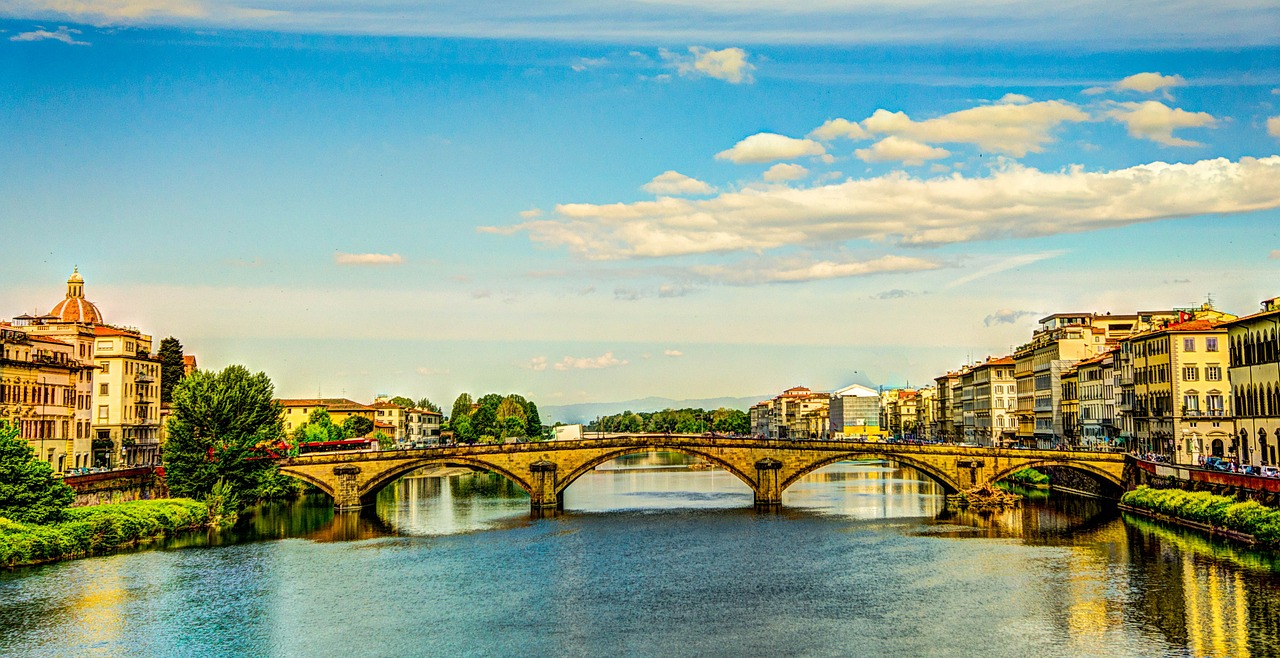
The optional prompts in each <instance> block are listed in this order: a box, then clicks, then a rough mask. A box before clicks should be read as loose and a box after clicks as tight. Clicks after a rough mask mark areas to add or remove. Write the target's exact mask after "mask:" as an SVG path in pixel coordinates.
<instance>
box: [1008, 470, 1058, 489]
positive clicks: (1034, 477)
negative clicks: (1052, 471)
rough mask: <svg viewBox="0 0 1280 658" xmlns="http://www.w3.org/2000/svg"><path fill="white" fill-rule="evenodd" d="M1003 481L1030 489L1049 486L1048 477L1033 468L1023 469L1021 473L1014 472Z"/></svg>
mask: <svg viewBox="0 0 1280 658" xmlns="http://www.w3.org/2000/svg"><path fill="white" fill-rule="evenodd" d="M1005 479H1006V480H1009V481H1010V482H1016V483H1018V484H1023V485H1028V486H1032V487H1035V486H1042V485H1047V484H1049V476H1048V475H1045V474H1044V473H1041V472H1040V471H1037V470H1036V469H1034V468H1024V469H1022V470H1021V471H1016V472H1014V473H1013V474H1012V475H1010V476H1009V477H1007V478H1005Z"/></svg>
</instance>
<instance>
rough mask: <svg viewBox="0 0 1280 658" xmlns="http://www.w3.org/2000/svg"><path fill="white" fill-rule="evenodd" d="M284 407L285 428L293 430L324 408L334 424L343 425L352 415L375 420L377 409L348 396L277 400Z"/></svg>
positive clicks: (289, 430)
mask: <svg viewBox="0 0 1280 658" xmlns="http://www.w3.org/2000/svg"><path fill="white" fill-rule="evenodd" d="M276 402H279V403H280V406H281V407H283V408H284V430H285V431H286V432H292V431H294V430H296V429H298V428H299V427H301V426H302V424H303V423H305V422H307V419H308V418H310V417H311V412H313V411H315V410H317V409H324V410H325V411H327V412H329V419H330V420H332V421H333V424H334V425H341V424H342V423H344V422H346V420H347V419H348V418H351V417H352V416H361V417H364V418H368V419H369V421H370V422H373V421H375V420H376V419H377V418H376V415H375V409H374V408H373V407H370V406H366V405H363V404H360V403H359V402H355V401H353V400H348V399H346V398H302V399H282V400H276Z"/></svg>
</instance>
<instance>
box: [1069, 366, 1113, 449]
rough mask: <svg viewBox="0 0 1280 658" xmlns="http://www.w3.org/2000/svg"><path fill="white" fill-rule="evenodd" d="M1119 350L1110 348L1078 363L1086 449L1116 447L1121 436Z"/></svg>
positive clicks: (1081, 426) (1081, 442) (1081, 436)
mask: <svg viewBox="0 0 1280 658" xmlns="http://www.w3.org/2000/svg"><path fill="white" fill-rule="evenodd" d="M1117 351H1118V350H1117V349H1115V348H1113V349H1109V350H1107V351H1106V352H1103V353H1102V354H1100V355H1098V356H1095V357H1093V358H1091V359H1086V360H1084V361H1081V362H1080V363H1078V364H1076V371H1077V373H1078V377H1077V384H1078V387H1079V390H1078V392H1079V398H1078V402H1079V418H1078V421H1077V422H1078V426H1079V429H1080V431H1079V440H1078V445H1080V446H1081V447H1084V448H1100V447H1104V446H1107V447H1109V446H1112V445H1114V444H1115V443H1116V440H1117V439H1118V438H1119V437H1120V426H1119V423H1118V422H1117V419H1118V416H1117V409H1119V408H1120V399H1119V395H1120V387H1119V386H1118V385H1117V383H1116V379H1117V373H1116V369H1115V362H1116V353H1117Z"/></svg>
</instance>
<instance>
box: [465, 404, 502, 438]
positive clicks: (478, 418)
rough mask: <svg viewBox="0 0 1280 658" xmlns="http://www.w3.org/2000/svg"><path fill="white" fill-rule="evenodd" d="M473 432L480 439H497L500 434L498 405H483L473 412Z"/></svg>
mask: <svg viewBox="0 0 1280 658" xmlns="http://www.w3.org/2000/svg"><path fill="white" fill-rule="evenodd" d="M471 434H472V436H473V437H475V438H476V440H478V441H485V440H486V437H488V439H489V440H491V439H495V438H497V436H498V410H497V405H494V406H482V407H480V408H479V409H476V412H475V413H473V414H471Z"/></svg>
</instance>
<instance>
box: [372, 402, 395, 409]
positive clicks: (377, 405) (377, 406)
mask: <svg viewBox="0 0 1280 658" xmlns="http://www.w3.org/2000/svg"><path fill="white" fill-rule="evenodd" d="M367 406H369V407H371V408H373V409H402V408H403V407H401V406H400V405H398V404H392V403H390V402H374V403H373V404H370V405H367Z"/></svg>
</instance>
